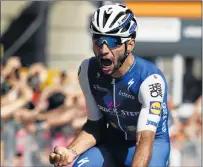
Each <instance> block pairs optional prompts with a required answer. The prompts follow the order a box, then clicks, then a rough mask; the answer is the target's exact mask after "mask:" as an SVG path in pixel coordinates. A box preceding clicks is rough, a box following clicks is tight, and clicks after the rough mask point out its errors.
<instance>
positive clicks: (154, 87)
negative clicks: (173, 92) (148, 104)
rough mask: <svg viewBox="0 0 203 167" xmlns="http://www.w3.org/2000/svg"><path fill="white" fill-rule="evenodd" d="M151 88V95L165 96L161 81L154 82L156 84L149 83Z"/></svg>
mask: <svg viewBox="0 0 203 167" xmlns="http://www.w3.org/2000/svg"><path fill="white" fill-rule="evenodd" d="M149 90H150V95H151V96H152V97H158V96H160V97H162V96H163V93H162V88H161V84H160V83H154V84H151V85H149Z"/></svg>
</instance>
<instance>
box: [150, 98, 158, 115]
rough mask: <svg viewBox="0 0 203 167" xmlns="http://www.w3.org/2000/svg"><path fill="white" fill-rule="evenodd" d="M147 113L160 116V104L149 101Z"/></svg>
mask: <svg viewBox="0 0 203 167" xmlns="http://www.w3.org/2000/svg"><path fill="white" fill-rule="evenodd" d="M149 113H150V114H154V115H160V113H161V102H159V101H151V102H150V110H149Z"/></svg>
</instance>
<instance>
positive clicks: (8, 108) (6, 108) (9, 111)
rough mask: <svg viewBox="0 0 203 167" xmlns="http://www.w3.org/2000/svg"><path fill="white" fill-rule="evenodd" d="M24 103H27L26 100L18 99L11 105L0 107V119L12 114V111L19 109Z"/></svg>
mask: <svg viewBox="0 0 203 167" xmlns="http://www.w3.org/2000/svg"><path fill="white" fill-rule="evenodd" d="M26 103H27V100H25V99H23V98H22V99H18V100H17V101H15V102H14V103H13V104H12V105H11V104H9V105H6V106H3V107H1V117H2V118H4V117H7V115H10V114H12V113H13V112H14V111H16V110H17V109H19V108H20V107H22V106H23V105H25V104H26Z"/></svg>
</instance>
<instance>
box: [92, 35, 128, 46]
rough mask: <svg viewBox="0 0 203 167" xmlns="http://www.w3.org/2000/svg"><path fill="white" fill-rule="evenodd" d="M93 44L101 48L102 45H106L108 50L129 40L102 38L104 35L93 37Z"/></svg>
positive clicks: (110, 37)
mask: <svg viewBox="0 0 203 167" xmlns="http://www.w3.org/2000/svg"><path fill="white" fill-rule="evenodd" d="M92 40H93V42H94V43H95V44H96V45H97V46H99V47H101V46H102V45H103V44H106V45H107V46H108V47H109V48H110V49H113V48H116V47H119V46H121V45H122V44H123V43H124V42H126V41H127V40H129V38H125V39H124V38H120V37H114V36H104V35H93V36H92Z"/></svg>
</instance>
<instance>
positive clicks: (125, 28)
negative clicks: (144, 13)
mask: <svg viewBox="0 0 203 167" xmlns="http://www.w3.org/2000/svg"><path fill="white" fill-rule="evenodd" d="M129 28H130V22H129V23H128V24H127V25H126V26H125V27H124V28H123V29H122V31H121V32H125V31H127V30H128V29H129Z"/></svg>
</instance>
